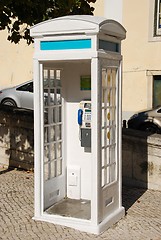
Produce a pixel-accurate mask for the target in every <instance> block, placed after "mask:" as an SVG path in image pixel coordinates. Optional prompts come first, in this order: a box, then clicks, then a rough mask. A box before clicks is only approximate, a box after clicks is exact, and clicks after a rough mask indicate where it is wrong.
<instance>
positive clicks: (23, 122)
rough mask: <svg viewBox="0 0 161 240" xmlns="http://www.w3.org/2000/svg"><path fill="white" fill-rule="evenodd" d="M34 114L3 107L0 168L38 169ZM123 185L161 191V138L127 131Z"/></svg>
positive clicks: (0, 130)
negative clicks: (0, 166) (36, 167)
mask: <svg viewBox="0 0 161 240" xmlns="http://www.w3.org/2000/svg"><path fill="white" fill-rule="evenodd" d="M33 123H34V119H33V111H30V110H23V109H16V108H12V107H6V106H5V107H3V106H0V164H5V165H7V166H10V167H17V168H23V169H26V170H33V169H34V131H33V128H34V124H33ZM122 159H123V161H122V167H123V183H124V184H126V185H131V186H135V187H144V188H149V189H155V190H161V135H159V134H153V135H150V134H148V133H145V132H141V131H136V130H135V131H134V130H130V129H123V141H122Z"/></svg>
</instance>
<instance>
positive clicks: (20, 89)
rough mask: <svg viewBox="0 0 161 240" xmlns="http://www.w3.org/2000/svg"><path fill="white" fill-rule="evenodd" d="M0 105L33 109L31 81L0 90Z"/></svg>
mask: <svg viewBox="0 0 161 240" xmlns="http://www.w3.org/2000/svg"><path fill="white" fill-rule="evenodd" d="M0 104H3V105H9V106H15V107H19V108H27V109H33V81H32V80H31V81H28V82H25V83H22V84H20V85H17V86H15V87H11V88H6V89H2V90H0Z"/></svg>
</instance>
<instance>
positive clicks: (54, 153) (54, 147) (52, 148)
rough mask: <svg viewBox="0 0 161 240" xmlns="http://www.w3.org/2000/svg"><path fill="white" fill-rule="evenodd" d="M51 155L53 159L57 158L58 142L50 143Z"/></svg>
mask: <svg viewBox="0 0 161 240" xmlns="http://www.w3.org/2000/svg"><path fill="white" fill-rule="evenodd" d="M50 156H51V160H53V159H56V143H52V144H51V145H50Z"/></svg>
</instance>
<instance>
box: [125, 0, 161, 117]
mask: <svg viewBox="0 0 161 240" xmlns="http://www.w3.org/2000/svg"><path fill="white" fill-rule="evenodd" d="M152 2H154V1H153V0H149V1H147V0H142V1H139V0H136V1H130V3H129V1H128V0H123V26H124V27H125V29H126V30H127V36H126V39H125V41H123V45H122V54H123V117H124V118H125V119H127V118H128V117H129V116H130V115H131V114H133V113H134V112H135V111H139V110H142V109H146V108H150V107H152V97H153V96H152V92H153V75H154V74H157V75H160V73H161V66H160V62H161V54H160V52H161V41H155V40H154V39H153V38H152V31H151V27H152V25H153V8H152ZM138 6H139V9H138Z"/></svg>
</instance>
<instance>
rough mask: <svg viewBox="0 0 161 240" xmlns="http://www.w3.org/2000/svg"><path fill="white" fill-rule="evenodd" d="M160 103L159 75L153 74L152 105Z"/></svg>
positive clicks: (160, 84) (160, 83)
mask: <svg viewBox="0 0 161 240" xmlns="http://www.w3.org/2000/svg"><path fill="white" fill-rule="evenodd" d="M158 105H161V76H160V75H158V76H154V81H153V107H157V106H158Z"/></svg>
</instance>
